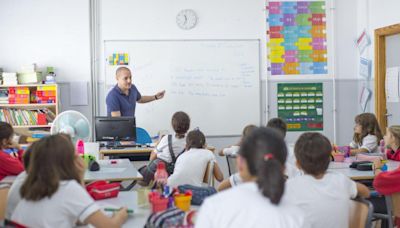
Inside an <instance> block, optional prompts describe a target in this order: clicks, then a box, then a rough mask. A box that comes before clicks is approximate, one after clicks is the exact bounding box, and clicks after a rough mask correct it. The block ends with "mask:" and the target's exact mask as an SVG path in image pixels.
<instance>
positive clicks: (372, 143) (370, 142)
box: [350, 134, 379, 153]
mask: <svg viewBox="0 0 400 228" xmlns="http://www.w3.org/2000/svg"><path fill="white" fill-rule="evenodd" d="M377 140H378V138H377V137H376V136H375V135H370V134H368V135H367V136H365V137H364V138H363V139H362V141H361V143H360V144H357V143H356V142H354V140H353V141H352V142H351V143H350V147H351V148H352V149H367V150H368V153H379V147H378V142H377Z"/></svg>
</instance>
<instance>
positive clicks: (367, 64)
mask: <svg viewBox="0 0 400 228" xmlns="http://www.w3.org/2000/svg"><path fill="white" fill-rule="evenodd" d="M371 65H372V61H371V60H369V59H365V58H362V57H361V58H360V76H362V77H364V78H366V79H370V78H371Z"/></svg>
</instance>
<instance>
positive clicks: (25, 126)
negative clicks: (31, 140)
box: [13, 125, 51, 128]
mask: <svg viewBox="0 0 400 228" xmlns="http://www.w3.org/2000/svg"><path fill="white" fill-rule="evenodd" d="M34 127H37V128H39V127H43V128H45V127H46V128H47V127H51V125H18V126H13V128H34Z"/></svg>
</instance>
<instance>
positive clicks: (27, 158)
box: [22, 142, 36, 170]
mask: <svg viewBox="0 0 400 228" xmlns="http://www.w3.org/2000/svg"><path fill="white" fill-rule="evenodd" d="M35 145H36V142H33V143H32V144H31V145H30V146H29V147H28V148H27V149H26V150H25V152H24V155H23V156H22V161H23V162H24V168H25V170H28V169H29V161H30V159H31V156H32V151H33V147H34V146H35Z"/></svg>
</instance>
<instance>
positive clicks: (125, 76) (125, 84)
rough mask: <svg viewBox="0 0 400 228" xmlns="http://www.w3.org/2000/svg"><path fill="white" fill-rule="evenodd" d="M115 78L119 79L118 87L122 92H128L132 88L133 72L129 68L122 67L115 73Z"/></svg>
mask: <svg viewBox="0 0 400 228" xmlns="http://www.w3.org/2000/svg"><path fill="white" fill-rule="evenodd" d="M115 77H116V79H117V83H118V87H119V88H120V89H121V90H122V91H127V90H129V89H130V88H131V86H132V75H131V70H129V68H128V67H120V68H118V69H117V71H116V72H115Z"/></svg>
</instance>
